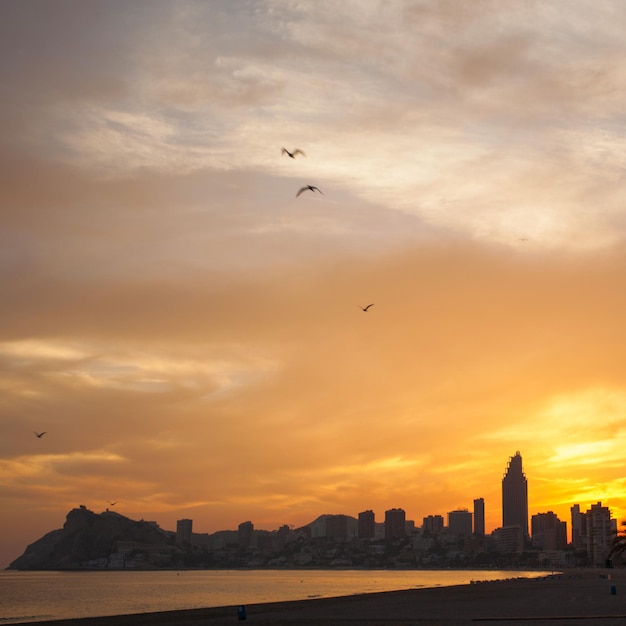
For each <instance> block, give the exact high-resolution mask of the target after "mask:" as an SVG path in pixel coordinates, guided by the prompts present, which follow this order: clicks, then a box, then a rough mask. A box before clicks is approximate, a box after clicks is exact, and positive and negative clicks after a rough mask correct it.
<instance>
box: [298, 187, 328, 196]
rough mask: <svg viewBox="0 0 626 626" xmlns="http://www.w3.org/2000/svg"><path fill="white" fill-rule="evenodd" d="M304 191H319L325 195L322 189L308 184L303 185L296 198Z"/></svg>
mask: <svg viewBox="0 0 626 626" xmlns="http://www.w3.org/2000/svg"><path fill="white" fill-rule="evenodd" d="M303 191H319V192H320V193H321V194H322V195H324V193H323V192H322V190H321V189H318V188H317V187H314V186H313V185H307V186H306V187H301V188H300V190H299V191H298V193H297V194H296V198H297V197H298V196H299V195H300V194H301V193H302V192H303Z"/></svg>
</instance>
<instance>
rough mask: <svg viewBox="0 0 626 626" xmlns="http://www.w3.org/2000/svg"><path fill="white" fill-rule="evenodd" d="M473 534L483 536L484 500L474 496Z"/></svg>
mask: <svg viewBox="0 0 626 626" xmlns="http://www.w3.org/2000/svg"><path fill="white" fill-rule="evenodd" d="M474 534H475V535H478V536H480V537H484V536H485V500H484V498H476V499H475V500H474Z"/></svg>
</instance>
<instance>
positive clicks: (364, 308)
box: [359, 302, 374, 313]
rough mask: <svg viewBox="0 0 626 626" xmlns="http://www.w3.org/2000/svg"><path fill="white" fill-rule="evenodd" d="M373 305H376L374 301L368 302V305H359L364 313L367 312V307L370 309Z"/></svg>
mask: <svg viewBox="0 0 626 626" xmlns="http://www.w3.org/2000/svg"><path fill="white" fill-rule="evenodd" d="M371 306H374V303H373V302H372V304H368V305H367V306H359V309H361V311H363V313H367V309H369V308H370V307H371Z"/></svg>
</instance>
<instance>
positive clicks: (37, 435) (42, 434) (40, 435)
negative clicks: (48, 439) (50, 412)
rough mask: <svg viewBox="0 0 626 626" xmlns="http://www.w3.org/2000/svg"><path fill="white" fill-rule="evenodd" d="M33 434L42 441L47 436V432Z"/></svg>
mask: <svg viewBox="0 0 626 626" xmlns="http://www.w3.org/2000/svg"><path fill="white" fill-rule="evenodd" d="M33 432H34V433H35V437H37V439H41V438H42V437H43V436H44V435H45V434H46V431H45V430H44V431H43V432H42V433H38V432H37V431H36V430H34V431H33Z"/></svg>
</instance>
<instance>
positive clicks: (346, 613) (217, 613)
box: [31, 569, 626, 626]
mask: <svg viewBox="0 0 626 626" xmlns="http://www.w3.org/2000/svg"><path fill="white" fill-rule="evenodd" d="M609 577H610V578H609ZM613 591H614V592H615V593H613ZM245 612H246V619H245V621H244V620H241V619H239V615H238V607H237V606H231V607H220V608H208V609H192V610H188V611H166V612H160V613H143V614H135V615H119V616H111V617H96V618H81V619H72V620H54V621H47V622H31V624H33V623H39V624H47V625H48V626H79V625H80V626H148V625H150V626H200V625H205V624H206V625H207V626H224V625H226V624H241V625H242V626H243V625H244V624H251V625H253V624H254V625H256V626H270V625H273V624H277V625H279V626H299V625H303V626H307V625H308V626H312V625H324V626H357V625H361V624H363V625H364V626H400V625H402V626H409V625H411V624H415V625H419V626H425V625H427V624H433V625H435V626H467V625H469V624H473V625H475V626H503V625H505V624H506V625H508V626H529V625H531V624H532V625H534V626H542V625H545V626H565V625H567V626H626V570H605V569H590V570H568V571H566V572H565V573H563V574H556V575H550V574H547V575H546V577H544V578H540V579H522V578H519V579H508V580H502V581H494V582H484V583H473V584H471V585H458V586H455V587H437V588H431V589H411V590H407V591H392V592H385V593H371V594H362V595H352V596H346V597H341V598H320V599H314V600H299V601H295V602H272V603H267V604H250V605H245Z"/></svg>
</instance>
